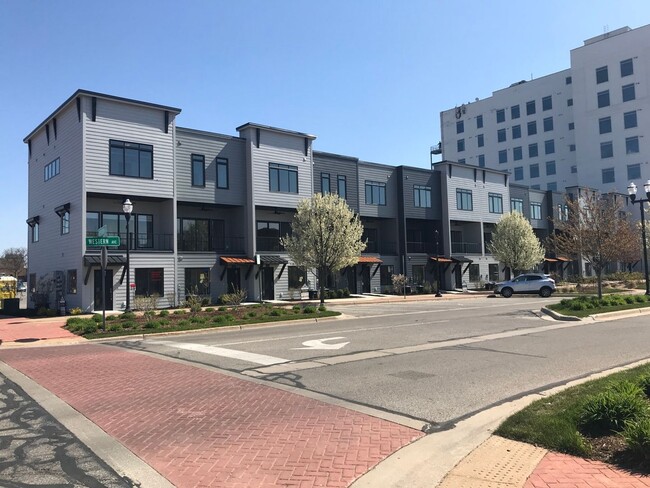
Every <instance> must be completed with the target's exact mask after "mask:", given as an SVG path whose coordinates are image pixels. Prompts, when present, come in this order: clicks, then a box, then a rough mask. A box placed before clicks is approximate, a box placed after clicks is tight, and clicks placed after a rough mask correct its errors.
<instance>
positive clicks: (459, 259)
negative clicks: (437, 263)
mask: <svg viewBox="0 0 650 488" xmlns="http://www.w3.org/2000/svg"><path fill="white" fill-rule="evenodd" d="M451 261H452V262H453V263H473V262H474V260H473V259H470V258H467V257H465V256H452V257H451Z"/></svg>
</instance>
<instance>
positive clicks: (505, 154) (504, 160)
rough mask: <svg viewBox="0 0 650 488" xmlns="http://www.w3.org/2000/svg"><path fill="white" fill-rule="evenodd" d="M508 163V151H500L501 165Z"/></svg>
mask: <svg viewBox="0 0 650 488" xmlns="http://www.w3.org/2000/svg"><path fill="white" fill-rule="evenodd" d="M507 162H508V151H507V150H506V149H502V150H501V151H499V164H503V163H507Z"/></svg>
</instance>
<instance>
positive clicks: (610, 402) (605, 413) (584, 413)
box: [579, 381, 648, 435]
mask: <svg viewBox="0 0 650 488" xmlns="http://www.w3.org/2000/svg"><path fill="white" fill-rule="evenodd" d="M647 414H648V402H647V401H646V399H645V398H644V396H643V391H642V390H641V388H640V387H639V385H637V384H634V383H632V382H629V381H622V382H620V383H616V384H614V385H611V386H610V387H609V388H607V390H605V391H604V392H603V393H600V394H598V395H594V396H592V397H589V398H588V399H587V400H586V402H585V403H584V405H583V406H582V409H581V412H580V417H579V425H580V427H581V428H582V429H583V431H584V432H587V433H591V434H594V435H602V434H609V433H611V432H620V431H622V430H623V428H624V427H625V422H628V421H635V420H638V419H641V418H643V417H645V416H646V415H647Z"/></svg>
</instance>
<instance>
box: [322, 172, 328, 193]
mask: <svg viewBox="0 0 650 488" xmlns="http://www.w3.org/2000/svg"><path fill="white" fill-rule="evenodd" d="M320 191H321V193H322V194H323V195H325V194H326V193H330V174H329V173H321V174H320Z"/></svg>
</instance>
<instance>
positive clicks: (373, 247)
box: [362, 240, 397, 256]
mask: <svg viewBox="0 0 650 488" xmlns="http://www.w3.org/2000/svg"><path fill="white" fill-rule="evenodd" d="M362 252H364V253H367V254H368V253H369V254H373V253H374V254H385V255H389V256H391V255H392V256H395V255H397V246H396V243H395V241H370V240H369V241H368V242H367V243H366V248H365V249H364V250H363V251H362Z"/></svg>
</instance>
